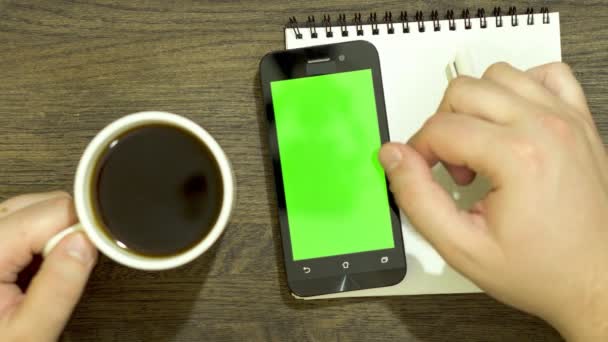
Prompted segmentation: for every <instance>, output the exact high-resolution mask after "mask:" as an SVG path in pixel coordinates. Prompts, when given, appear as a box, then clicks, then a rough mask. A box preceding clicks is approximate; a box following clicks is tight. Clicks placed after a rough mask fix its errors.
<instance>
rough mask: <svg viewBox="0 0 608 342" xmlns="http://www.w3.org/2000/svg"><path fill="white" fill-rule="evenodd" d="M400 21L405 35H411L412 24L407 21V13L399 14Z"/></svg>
mask: <svg viewBox="0 0 608 342" xmlns="http://www.w3.org/2000/svg"><path fill="white" fill-rule="evenodd" d="M399 21H401V26H402V27H403V33H410V22H409V21H408V20H407V11H401V13H400V14H399Z"/></svg>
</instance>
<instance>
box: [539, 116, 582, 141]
mask: <svg viewBox="0 0 608 342" xmlns="http://www.w3.org/2000/svg"><path fill="white" fill-rule="evenodd" d="M540 120H541V126H542V127H543V128H544V129H545V130H547V131H548V132H549V133H550V134H551V135H552V136H553V137H555V138H557V139H558V140H559V141H561V142H564V143H571V142H573V141H574V140H575V138H576V135H577V132H576V131H577V128H578V127H577V123H576V120H573V119H569V118H566V117H562V116H557V115H542V116H541V118H540ZM579 126H580V129H581V130H582V129H583V127H582V125H579Z"/></svg>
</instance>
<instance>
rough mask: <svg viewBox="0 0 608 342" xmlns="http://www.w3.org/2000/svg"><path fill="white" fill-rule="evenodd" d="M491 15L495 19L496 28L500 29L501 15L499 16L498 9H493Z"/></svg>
mask: <svg viewBox="0 0 608 342" xmlns="http://www.w3.org/2000/svg"><path fill="white" fill-rule="evenodd" d="M492 14H494V17H495V18H496V27H502V15H501V14H500V7H494V10H493V11H492Z"/></svg>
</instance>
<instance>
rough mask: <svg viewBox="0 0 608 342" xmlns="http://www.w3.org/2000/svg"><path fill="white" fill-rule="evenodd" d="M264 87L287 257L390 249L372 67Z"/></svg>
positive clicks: (333, 254) (388, 218) (387, 205)
mask: <svg viewBox="0 0 608 342" xmlns="http://www.w3.org/2000/svg"><path fill="white" fill-rule="evenodd" d="M270 87H271V92H272V102H273V107H274V116H275V123H276V130H277V140H278V144H279V156H280V160H281V173H282V176H283V187H284V192H285V202H286V209H287V220H288V224H289V233H290V240H291V245H292V254H293V259H294V260H295V261H297V260H304V259H312V258H321V257H328V256H335V255H342V254H350V253H358V252H366V251H373V250H380V249H389V248H393V247H394V240H393V232H392V225H391V217H390V208H389V201H388V194H387V189H386V182H385V178H384V172H383V170H382V168H381V166H380V163H379V162H378V158H377V153H378V150H379V148H380V145H381V140H380V131H379V128H378V119H377V114H376V101H375V98H374V86H373V80H372V71H371V69H365V70H358V71H350V72H342V73H335V74H329V75H322V76H312V77H304V78H298V79H291V80H284V81H275V82H271V84H270Z"/></svg>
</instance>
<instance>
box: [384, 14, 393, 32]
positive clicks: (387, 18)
mask: <svg viewBox="0 0 608 342" xmlns="http://www.w3.org/2000/svg"><path fill="white" fill-rule="evenodd" d="M384 23H385V24H386V32H387V33H388V34H393V33H395V27H394V26H393V13H392V12H390V11H388V12H384Z"/></svg>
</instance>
